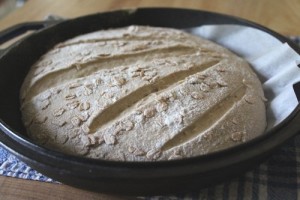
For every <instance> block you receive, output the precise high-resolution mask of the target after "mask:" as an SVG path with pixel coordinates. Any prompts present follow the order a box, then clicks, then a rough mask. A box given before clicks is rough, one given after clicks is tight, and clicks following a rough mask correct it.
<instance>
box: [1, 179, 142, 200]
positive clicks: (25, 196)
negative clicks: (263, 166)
mask: <svg viewBox="0 0 300 200" xmlns="http://www.w3.org/2000/svg"><path fill="white" fill-rule="evenodd" d="M0 199H1V200H32V199H35V200H40V199H41V200H48V199H63V200H76V199H80V200H99V199H101V200H121V199H128V200H130V199H136V198H134V197H124V196H122V197H120V196H112V195H106V194H99V193H94V192H89V191H84V190H80V189H77V188H72V187H70V186H67V185H63V184H58V183H44V182H39V181H31V180H24V179H17V178H11V177H4V176H0Z"/></svg>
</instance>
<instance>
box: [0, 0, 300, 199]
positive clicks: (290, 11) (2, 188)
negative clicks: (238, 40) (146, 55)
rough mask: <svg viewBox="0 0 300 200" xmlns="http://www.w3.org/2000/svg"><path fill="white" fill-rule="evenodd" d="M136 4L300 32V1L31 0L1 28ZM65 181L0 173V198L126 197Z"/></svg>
mask: <svg viewBox="0 0 300 200" xmlns="http://www.w3.org/2000/svg"><path fill="white" fill-rule="evenodd" d="M136 7H183V8H193V9H201V10H208V11H213V12H219V13H225V14H230V15H234V16H238V17H242V18H245V19H248V20H251V21H254V22H256V23H259V24H262V25H264V26H267V27H269V28H271V29H273V30H275V31H277V32H279V33H281V34H284V35H300V26H299V25H300V24H299V23H300V12H299V11H300V1H299V0H251V1H242V0H226V1H224V0H72V1H70V0H28V2H27V3H25V5H24V6H23V7H21V8H18V9H16V10H15V11H13V12H12V13H10V14H9V15H7V16H6V17H5V18H3V19H1V20H0V30H3V29H5V28H7V27H9V26H12V25H14V24H17V23H21V22H28V21H38V20H43V19H44V18H45V17H46V16H47V15H49V14H54V15H59V16H63V17H67V18H73V17H77V16H81V15H86V14H89V13H96V12H103V11H108V10H116V9H120V8H136ZM124 198H125V197H117V196H110V195H105V194H96V193H92V192H88V191H83V190H80V189H76V188H72V187H69V186H66V185H62V184H52V183H42V182H38V181H30V180H22V179H17V178H10V177H4V176H0V199H5V200H12V199H22V200H24V199H25V200H26V199H37V200H39V199H70V200H71V199H72V200H77V199H86V200H89V199H124Z"/></svg>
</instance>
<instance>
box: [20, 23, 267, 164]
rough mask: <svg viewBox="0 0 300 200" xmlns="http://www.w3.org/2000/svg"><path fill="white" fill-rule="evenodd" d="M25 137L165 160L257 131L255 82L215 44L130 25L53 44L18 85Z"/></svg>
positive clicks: (73, 149) (260, 125)
mask: <svg viewBox="0 0 300 200" xmlns="http://www.w3.org/2000/svg"><path fill="white" fill-rule="evenodd" d="M20 96H21V104H22V108H21V109H22V113H23V120H24V123H25V125H26V127H27V129H28V133H29V135H30V136H31V137H32V138H33V139H34V140H36V141H38V142H39V143H41V144H43V145H46V146H48V147H50V148H55V149H57V150H60V151H63V152H66V153H70V154H75V155H84V156H87V157H91V158H99V159H108V160H123V161H124V160H128V161H153V160H168V159H177V158H182V157H191V156H196V155H201V154H206V153H209V152H213V151H217V150H221V149H224V148H227V147H230V146H233V145H236V144H239V143H242V142H245V141H247V140H250V139H252V138H254V137H255V136H257V135H259V134H262V133H263V132H264V129H265V126H266V114H265V105H264V102H263V100H262V99H263V98H264V97H263V90H262V88H261V84H260V82H259V80H258V78H257V77H256V75H255V74H254V73H253V72H252V70H251V69H250V67H249V65H248V64H247V63H246V62H245V61H244V60H243V59H241V58H239V57H237V56H236V55H234V54H232V53H231V52H229V51H228V50H226V49H225V48H223V47H220V46H218V45H216V44H214V43H212V42H210V41H206V40H204V39H201V38H199V37H195V36H191V35H189V34H187V33H184V32H181V31H178V30H174V29H166V28H154V27H142V26H130V27H126V28H120V29H115V30H106V31H98V32H94V33H90V34H86V35H82V36H78V37H76V38H73V39H70V40H68V41H66V42H64V43H61V44H58V45H56V46H55V47H54V48H53V49H52V50H51V51H49V52H48V53H47V54H45V55H44V56H43V57H42V58H41V59H40V60H39V61H38V62H37V63H36V64H35V65H34V66H33V67H32V68H31V70H30V72H29V74H28V76H27V77H26V80H25V81H24V84H23V86H22V89H21V93H20Z"/></svg>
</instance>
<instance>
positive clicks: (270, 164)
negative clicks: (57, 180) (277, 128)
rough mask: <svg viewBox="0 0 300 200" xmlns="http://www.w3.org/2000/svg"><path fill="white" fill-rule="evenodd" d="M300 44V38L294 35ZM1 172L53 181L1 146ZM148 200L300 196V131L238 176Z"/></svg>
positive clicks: (280, 199)
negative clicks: (189, 190) (217, 183)
mask: <svg viewBox="0 0 300 200" xmlns="http://www.w3.org/2000/svg"><path fill="white" fill-rule="evenodd" d="M292 39H293V40H294V41H295V42H296V43H298V44H299V45H300V37H292ZM299 126H300V125H299ZM0 174H1V175H4V176H12V177H18V178H24V179H31V180H38V181H46V182H53V180H52V179H50V178H48V177H46V176H44V175H42V174H40V173H38V172H36V171H35V170H33V169H31V168H30V167H29V166H27V165H26V164H25V163H23V162H21V161H19V160H18V159H17V158H16V157H15V156H13V155H11V154H10V153H8V152H7V151H6V150H5V149H3V148H2V147H1V146H0ZM145 199H151V200H152V199H153V200H154V199H174V200H175V199H224V200H226V199H228V200H231V199H241V200H242V199H245V200H246V199H249V200H250V199H251V200H256V199H262V200H264V199H272V200H273V199H276V200H277V199H278V200H294V199H300V133H299V135H298V136H296V137H295V138H294V139H292V140H290V141H289V142H288V143H286V144H285V145H284V146H283V147H282V148H281V149H279V150H278V151H276V152H274V154H273V155H272V156H271V157H270V158H269V159H268V160H267V161H265V162H264V163H262V164H260V165H259V166H257V167H256V168H254V169H253V170H252V171H249V172H247V173H245V174H243V175H241V176H240V177H238V178H235V179H233V180H228V181H227V182H224V183H222V184H220V185H216V186H214V187H210V188H205V189H199V192H196V193H192V194H182V195H180V196H168V197H145Z"/></svg>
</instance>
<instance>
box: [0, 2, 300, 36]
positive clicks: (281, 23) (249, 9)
mask: <svg viewBox="0 0 300 200" xmlns="http://www.w3.org/2000/svg"><path fill="white" fill-rule="evenodd" d="M136 7H182V8H192V9H202V10H208V11H213V12H219V13H225V14H229V15H234V16H238V17H242V18H245V19H248V20H251V21H254V22H257V23H259V24H262V25H265V26H267V27H269V28H271V29H273V30H275V31H278V32H279V33H282V34H285V35H300V28H299V21H300V12H299V10H300V1H299V0H251V1H243V0H226V1H224V0H189V1H184V0H164V1H159V0H105V1H99V0H88V1H82V0H72V1H68V0H29V1H28V3H26V4H25V6H24V7H22V8H19V9H17V10H16V11H14V12H13V13H11V14H10V15H8V16H7V17H6V18H5V19H3V20H2V21H0V30H2V29H4V28H7V27H9V26H11V25H13V24H17V23H20V22H26V21H33V20H43V19H44V18H45V16H47V15H49V14H55V15H60V16H64V17H67V18H73V17H78V16H81V15H86V14H90V13H96V12H103V11H107V10H115V9H121V8H136Z"/></svg>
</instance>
